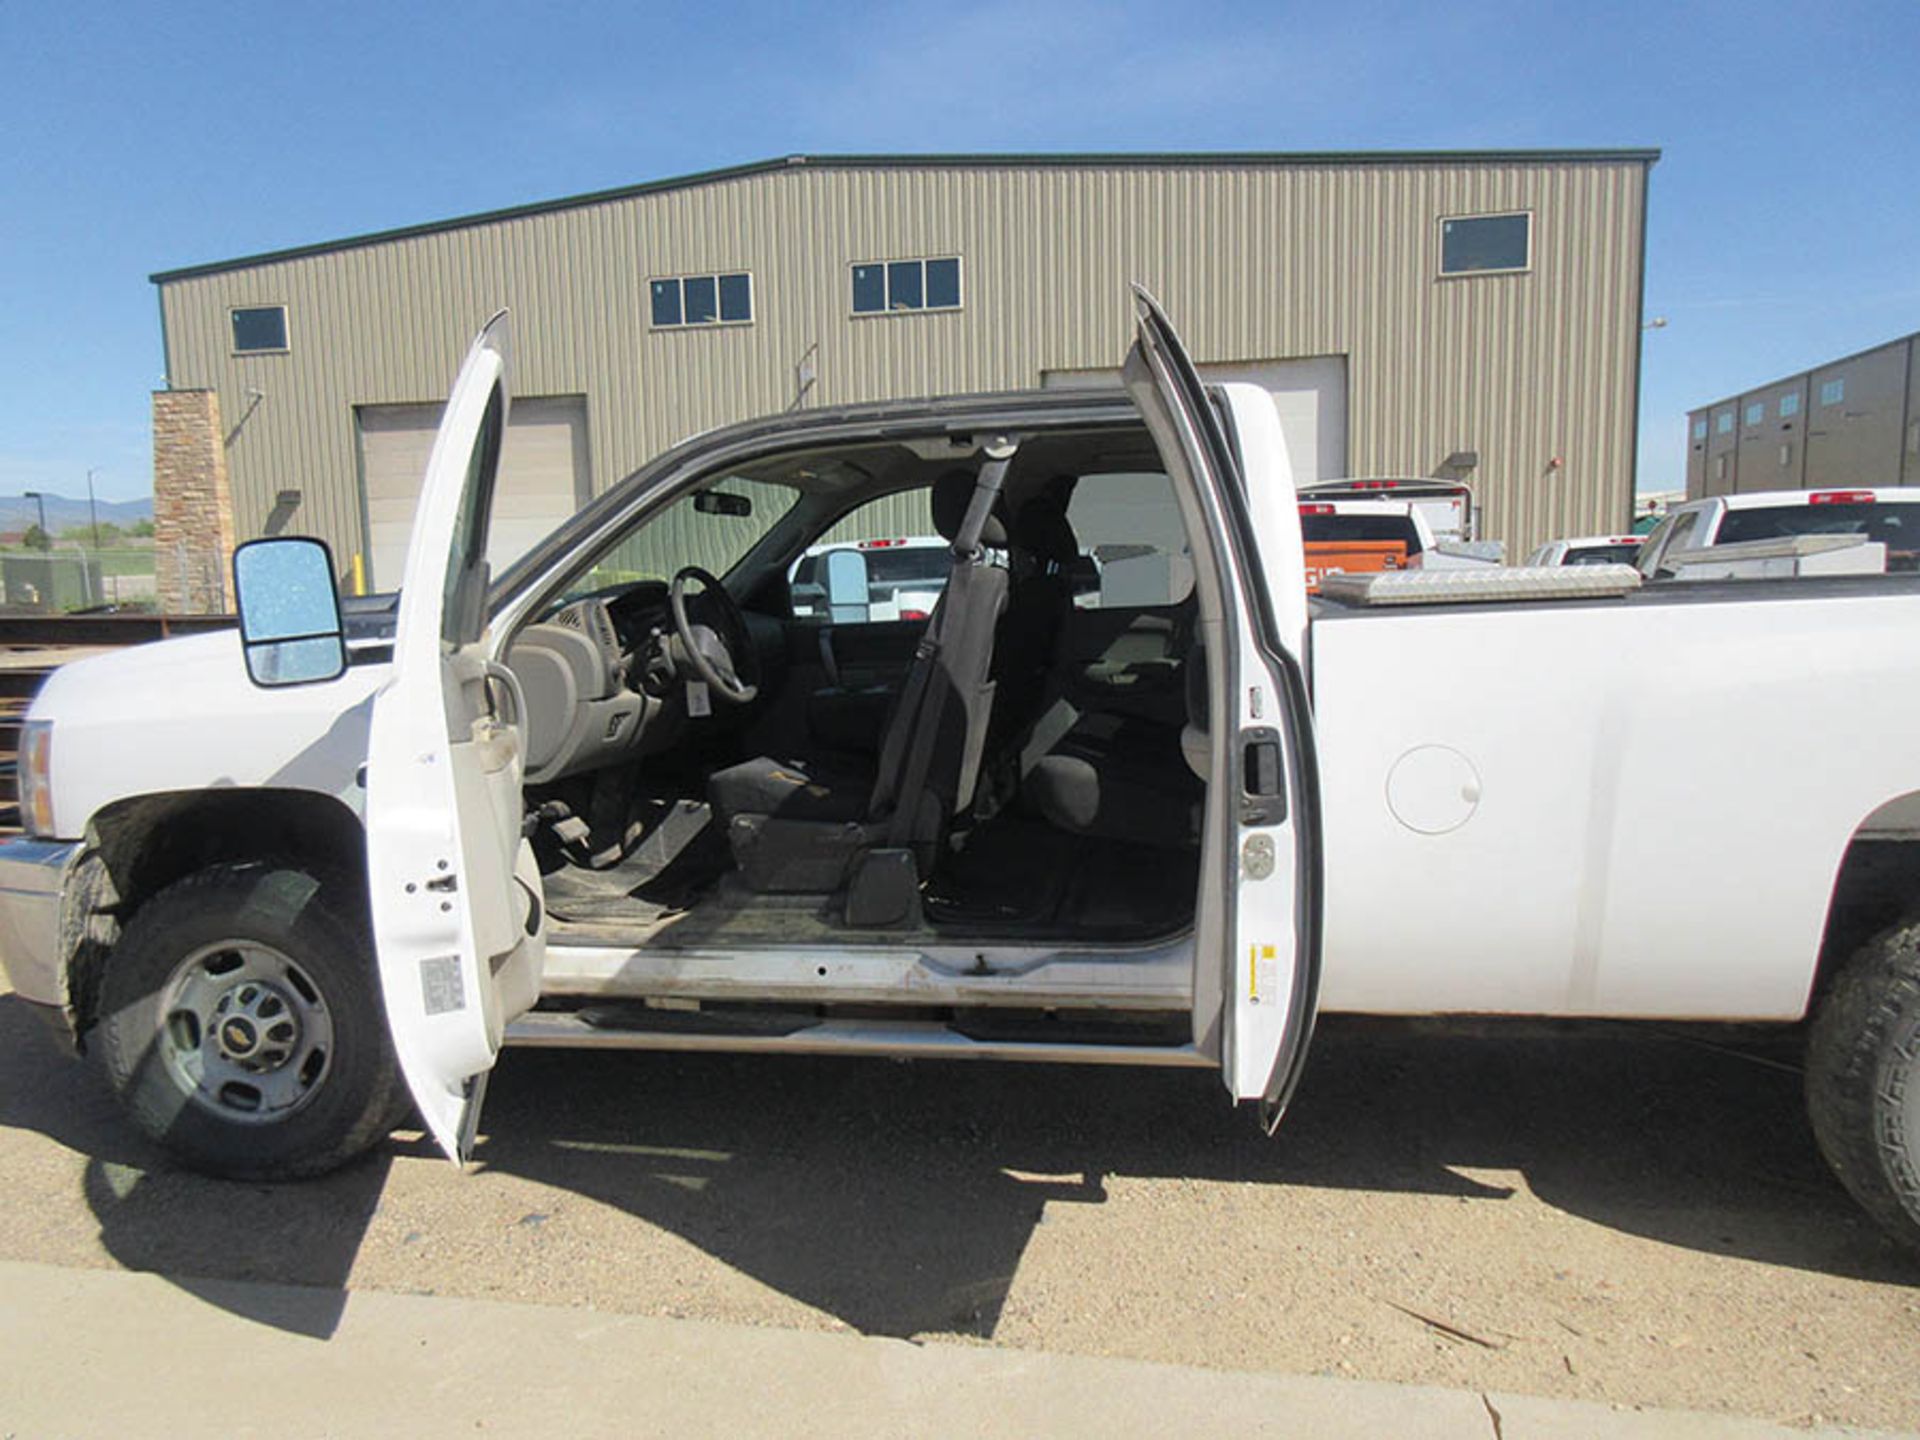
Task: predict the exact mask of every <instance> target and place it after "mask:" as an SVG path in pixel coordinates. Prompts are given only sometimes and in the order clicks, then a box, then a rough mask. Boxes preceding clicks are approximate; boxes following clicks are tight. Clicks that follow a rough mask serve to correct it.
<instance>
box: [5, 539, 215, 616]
mask: <svg viewBox="0 0 1920 1440" xmlns="http://www.w3.org/2000/svg"><path fill="white" fill-rule="evenodd" d="M162 560H164V561H165V562H166V563H168V564H169V565H170V567H171V570H172V572H173V573H172V574H170V575H169V577H168V578H169V580H175V579H176V578H177V580H178V582H179V583H178V584H177V585H168V586H166V587H163V586H162V584H161V582H160V577H159V574H158V562H160V561H162ZM223 569H224V567H223V566H222V565H221V563H220V560H219V557H217V556H204V555H203V556H195V555H189V554H187V553H185V551H184V548H183V549H182V551H181V553H180V554H178V555H171V556H166V557H161V556H158V555H157V554H156V551H155V549H154V546H153V543H152V542H151V541H144V542H143V541H140V540H132V541H122V542H120V543H109V544H105V545H101V546H98V547H95V546H92V545H84V544H79V543H76V542H73V541H69V540H57V541H55V542H54V543H53V544H52V546H51V547H50V548H48V549H44V550H43V549H39V548H37V547H32V546H26V545H12V546H6V547H0V604H4V605H5V606H6V608H7V609H9V610H14V611H32V612H38V613H42V614H62V613H71V612H74V611H81V610H156V609H159V608H161V606H160V603H159V602H160V599H161V592H162V589H163V588H165V589H167V590H168V591H169V592H170V593H171V594H178V595H181V596H193V597H198V596H203V595H204V596H207V597H209V599H210V601H211V602H212V603H211V604H209V603H207V602H205V601H203V602H202V603H201V604H199V605H195V606H193V607H191V608H192V609H195V610H198V609H202V608H209V609H219V608H223V607H222V606H221V604H220V603H219V602H220V601H222V600H223V599H224V596H225V584H224V579H225V577H224V574H223Z"/></svg>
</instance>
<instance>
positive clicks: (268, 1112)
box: [99, 865, 405, 1179]
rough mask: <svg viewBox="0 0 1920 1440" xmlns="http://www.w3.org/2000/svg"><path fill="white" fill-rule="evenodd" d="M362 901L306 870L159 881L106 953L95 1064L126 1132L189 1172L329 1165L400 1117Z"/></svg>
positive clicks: (281, 1171) (291, 1171)
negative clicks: (116, 1099)
mask: <svg viewBox="0 0 1920 1440" xmlns="http://www.w3.org/2000/svg"><path fill="white" fill-rule="evenodd" d="M363 908H364V907H363V906H362V905H361V904H359V903H358V902H357V897H352V896H350V895H349V894H347V893H346V887H345V886H343V885H338V884H329V883H328V882H325V881H323V880H322V879H320V878H319V877H316V876H315V875H312V874H309V873H307V872H306V871H303V870H297V869H292V868H288V867H276V866H269V865H223V866H216V867H214V868H212V869H208V870H203V871H201V872H199V873H198V874H196V875H192V876H190V877H188V878H187V879H185V880H182V881H180V882H178V883H177V884H174V885H172V886H169V887H168V888H167V889H166V890H163V891H162V892H161V893H160V894H158V895H156V896H155V897H154V898H153V899H152V900H150V901H149V902H148V903H147V904H146V905H144V906H142V907H141V909H140V910H139V912H138V913H137V914H135V916H134V917H133V919H132V921H131V922H129V924H128V925H127V927H126V930H125V932H124V933H123V935H122V936H121V939H120V943H119V944H118V945H116V946H115V947H114V951H113V955H112V958H111V960H110V961H109V963H108V968H107V973H106V975H105V978H104V982H103V985H102V990H101V1020H100V1028H99V1033H100V1040H101V1045H100V1049H101V1054H102V1056H103V1058H104V1060H105V1063H106V1068H107V1074H108V1077H109V1079H110V1080H111V1081H112V1083H113V1087H114V1089H115V1090H116V1091H117V1092H118V1093H119V1095H120V1097H121V1099H122V1100H123V1101H124V1102H125V1103H126V1105H127V1108H128V1112H129V1113H130V1114H131V1115H132V1117H133V1120H134V1123H135V1124H137V1125H138V1126H139V1127H140V1128H141V1129H142V1130H143V1131H145V1132H146V1133H147V1134H148V1135H149V1136H151V1137H152V1138H153V1139H154V1140H156V1141H158V1142H159V1143H160V1144H161V1145H162V1146H164V1147H165V1148H166V1149H167V1150H169V1151H171V1152H172V1153H173V1154H174V1155H176V1156H178V1157H179V1158H180V1159H181V1160H183V1161H184V1162H185V1163H186V1164H188V1165H190V1166H192V1167H193V1168H194V1169H196V1170H201V1171H204V1172H206V1173H208V1174H212V1175H222V1176H229V1177H233V1178H237V1179H286V1178H292V1177H295V1176H303V1175H317V1174H320V1173H322V1172H324V1171H327V1170H331V1169H333V1168H334V1167H336V1166H338V1165H340V1164H342V1163H343V1162H345V1161H346V1160H348V1159H350V1158H352V1157H353V1156H354V1155H356V1154H358V1153H360V1152H361V1151H362V1150H365V1149H366V1148H367V1147H368V1146H370V1145H372V1144H373V1143H374V1142H375V1141H377V1140H379V1139H380V1138H381V1137H382V1136H383V1135H385V1134H386V1133H387V1131H388V1130H390V1129H391V1128H392V1127H393V1125H394V1124H396V1123H397V1122H398V1120H399V1118H400V1116H401V1115H402V1114H403V1113H404V1110H405V1101H404V1090H403V1087H402V1086H401V1084H400V1081H399V1074H398V1069H397V1066H396V1064H395V1061H394V1057H393V1050H392V1047H391V1045H390V1044H389V1042H388V1039H387V1027H386V1019H385V1014H384V1012H383V1010H382V1007H381V1003H380V996H379V992H378V985H377V982H376V972H375V967H374V961H373V955H372V950H371V946H370V943H369V941H368V938H367V934H366V925H365V922H364V920H362V919H360V918H359V916H360V912H361V911H362V910H363Z"/></svg>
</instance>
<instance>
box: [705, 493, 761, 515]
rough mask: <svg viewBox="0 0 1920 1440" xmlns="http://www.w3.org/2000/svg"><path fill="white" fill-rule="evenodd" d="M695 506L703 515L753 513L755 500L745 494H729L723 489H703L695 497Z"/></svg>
mask: <svg viewBox="0 0 1920 1440" xmlns="http://www.w3.org/2000/svg"><path fill="white" fill-rule="evenodd" d="M693 508H694V509H695V510H697V511H699V512H700V513H701V514H702V515H739V516H747V515H751V514H753V501H752V500H751V499H749V498H748V497H747V496H745V495H729V494H727V493H726V492H725V491H722V490H702V491H701V492H700V493H699V494H698V495H695V496H694V497H693Z"/></svg>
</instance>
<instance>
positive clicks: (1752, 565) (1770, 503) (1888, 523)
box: [1634, 488, 1920, 580]
mask: <svg viewBox="0 0 1920 1440" xmlns="http://www.w3.org/2000/svg"><path fill="white" fill-rule="evenodd" d="M1801 538H1807V539H1811V540H1813V541H1814V543H1813V544H1809V545H1800V546H1795V545H1793V544H1791V543H1790V542H1792V541H1794V540H1797V539H1801ZM1849 540H1850V541H1852V542H1854V543H1851V544H1850V543H1846V542H1847V541H1849ZM1770 542H1771V543H1770ZM1728 547H1734V548H1733V550H1732V553H1730V554H1726V555H1703V554H1701V553H1700V552H1701V551H1706V550H1715V551H1718V550H1725V549H1727V548H1728ZM1634 563H1635V564H1636V565H1638V566H1639V567H1640V572H1641V573H1642V574H1643V575H1645V576H1647V578H1649V579H1653V578H1655V577H1665V578H1675V579H1682V580H1698V579H1714V580H1724V579H1744V578H1755V579H1758V578H1773V577H1775V576H1793V575H1845V574H1854V575H1860V574H1875V573H1883V572H1893V573H1910V572H1913V571H1920V490H1907V489H1900V488H1882V489H1878V490H1874V489H1865V488H1855V489H1850V490H1768V491H1754V492H1752V493H1750V494H1746V495H1713V496H1708V497H1707V498H1705V499H1702V500H1689V501H1687V502H1686V503H1685V504H1684V505H1676V506H1674V507H1673V508H1672V509H1671V510H1669V511H1668V512H1667V515H1666V518H1665V519H1664V520H1662V521H1661V522H1660V523H1659V524H1658V525H1656V526H1655V527H1654V528H1653V530H1652V532H1651V533H1650V534H1649V535H1648V536H1647V539H1646V543H1645V544H1644V545H1643V546H1642V547H1641V549H1640V553H1639V556H1638V557H1637V559H1636V560H1635V561H1634Z"/></svg>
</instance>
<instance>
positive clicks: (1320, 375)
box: [1040, 355, 1347, 485]
mask: <svg viewBox="0 0 1920 1440" xmlns="http://www.w3.org/2000/svg"><path fill="white" fill-rule="evenodd" d="M1199 369H1200V378H1201V379H1203V380H1206V381H1209V382H1211V383H1213V384H1224V383H1226V382H1228V381H1233V380H1239V381H1242V382H1244V383H1246V384H1249V385H1258V386H1259V387H1260V388H1261V389H1263V390H1265V391H1266V392H1267V394H1268V395H1270V396H1272V397H1273V408H1274V410H1275V412H1276V413H1277V414H1278V415H1279V416H1280V432H1281V433H1282V434H1283V435H1285V436H1286V437H1287V454H1288V456H1289V457H1290V458H1291V459H1292V461H1293V478H1294V483H1295V484H1297V485H1304V484H1306V483H1307V482H1308V481H1311V480H1336V479H1339V478H1340V477H1341V476H1343V475H1345V474H1346V473H1347V361H1346V357H1345V356H1343V355H1315V356H1310V357H1308V358H1305V359H1298V360H1233V361H1223V362H1220V363H1217V364H1204V365H1201V366H1200V367H1199ZM1040 383H1041V384H1042V385H1049V386H1052V385H1068V386H1085V385H1116V384H1118V383H1119V374H1118V372H1116V371H1113V370H1043V371H1041V373H1040Z"/></svg>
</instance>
